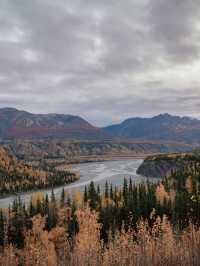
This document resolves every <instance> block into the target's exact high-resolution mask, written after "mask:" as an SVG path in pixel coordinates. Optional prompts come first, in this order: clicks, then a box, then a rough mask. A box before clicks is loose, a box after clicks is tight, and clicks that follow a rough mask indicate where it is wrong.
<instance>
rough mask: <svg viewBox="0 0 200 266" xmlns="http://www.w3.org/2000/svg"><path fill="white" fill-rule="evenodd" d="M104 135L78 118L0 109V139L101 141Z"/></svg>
mask: <svg viewBox="0 0 200 266" xmlns="http://www.w3.org/2000/svg"><path fill="white" fill-rule="evenodd" d="M105 137H106V135H105V133H104V132H103V130H101V129H100V128H96V127H94V126H92V125H91V124H89V123H88V122H87V121H85V120H84V119H82V118H81V117H79V116H73V115H63V114H32V113H28V112H25V111H19V110H17V109H14V108H3V109H0V139H12V138H16V139H44V138H66V139H101V138H105Z"/></svg>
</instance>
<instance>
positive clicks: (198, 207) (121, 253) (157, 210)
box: [0, 161, 200, 266]
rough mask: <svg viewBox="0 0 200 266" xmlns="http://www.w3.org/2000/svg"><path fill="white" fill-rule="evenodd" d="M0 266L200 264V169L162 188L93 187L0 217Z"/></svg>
mask: <svg viewBox="0 0 200 266" xmlns="http://www.w3.org/2000/svg"><path fill="white" fill-rule="evenodd" d="M0 246H1V251H0V254H1V255H0V263H1V264H0V265H2V266H7V265H9V266H11V265H13V266H15V265H22V266H23V265H52V266H53V265H83V266H85V265H91V266H94V265H113V266H114V265H119V266H121V265H199V264H200V255H199V254H200V253H199V248H200V163H199V162H198V161H197V162H193V163H191V164H190V165H188V166H187V167H185V168H184V169H182V170H181V171H177V172H172V173H171V175H170V176H169V177H166V178H164V179H163V181H162V182H159V183H157V184H152V183H150V182H147V183H142V184H139V185H135V184H133V183H132V180H131V179H130V180H127V179H124V184H123V186H122V187H113V186H112V184H108V183H107V182H106V184H105V187H104V188H103V189H100V187H99V186H95V184H94V183H93V182H91V183H90V185H89V186H88V187H85V190H84V192H83V193H81V192H76V193H74V194H73V195H71V194H67V193H66V192H65V191H64V189H63V191H62V193H61V196H60V200H56V199H55V195H54V191H53V189H52V193H51V196H50V197H48V195H42V194H41V193H35V194H33V196H32V199H31V201H30V203H29V204H28V206H26V205H25V204H23V202H22V201H21V200H20V198H18V199H17V200H15V201H14V202H13V205H12V206H10V208H9V209H8V210H1V211H0Z"/></svg>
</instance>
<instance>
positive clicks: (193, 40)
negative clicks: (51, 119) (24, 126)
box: [0, 0, 200, 126]
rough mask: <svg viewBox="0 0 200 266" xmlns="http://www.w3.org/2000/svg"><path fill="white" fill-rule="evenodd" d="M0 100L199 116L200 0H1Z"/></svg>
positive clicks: (112, 116)
mask: <svg viewBox="0 0 200 266" xmlns="http://www.w3.org/2000/svg"><path fill="white" fill-rule="evenodd" d="M0 107H16V108H18V109H21V110H22V109H23V110H27V111H30V112H34V113H65V114H75V115H80V116H82V117H84V118H85V119H87V120H88V121H89V122H91V123H93V124H94V125H98V126H103V125H108V124H112V123H117V122H119V121H122V120H123V119H125V118H128V117H135V116H141V117H150V116H154V115H157V114H159V113H166V112H168V113H172V114H177V115H187V116H193V117H198V118H199V117H200V4H199V0H101V1H100V0H0Z"/></svg>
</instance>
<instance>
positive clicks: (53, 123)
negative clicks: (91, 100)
mask: <svg viewBox="0 0 200 266" xmlns="http://www.w3.org/2000/svg"><path fill="white" fill-rule="evenodd" d="M0 139H2V140H5V139H71V140H72V139H79V140H105V139H111V140H115V141H116V140H117V139H122V140H141V141H142V140H148V141H155V140H158V141H176V142H182V143H187V144H192V145H194V144H200V120H198V119H196V118H192V117H187V116H183V117H180V116H177V115H171V114H169V113H163V114H159V115H157V116H154V117H152V118H143V117H142V118H140V117H133V118H128V119H125V120H124V121H122V122H121V123H119V124H113V125H110V126H107V127H96V126H93V125H92V124H91V123H89V122H88V121H86V120H85V119H83V118H82V117H80V116H77V115H71V114H56V113H50V114H33V113H30V112H26V111H23V110H18V109H16V108H10V107H6V108H1V109H0Z"/></svg>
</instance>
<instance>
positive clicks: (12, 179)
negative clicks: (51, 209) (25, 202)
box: [0, 147, 78, 196]
mask: <svg viewBox="0 0 200 266" xmlns="http://www.w3.org/2000/svg"><path fill="white" fill-rule="evenodd" d="M77 178H78V176H76V174H74V173H71V172H69V171H67V170H58V169H57V168H56V167H55V166H54V167H53V166H52V165H47V164H46V165H40V166H39V167H33V166H31V165H30V164H28V163H25V162H20V161H18V160H17V159H16V158H15V157H14V156H13V155H11V154H10V153H9V151H8V150H7V149H5V148H2V147H0V196H5V195H6V194H12V193H19V192H24V191H28V190H33V189H43V188H48V187H52V186H58V185H60V186H61V185H65V184H67V183H70V182H73V181H75V180H77Z"/></svg>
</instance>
